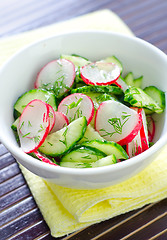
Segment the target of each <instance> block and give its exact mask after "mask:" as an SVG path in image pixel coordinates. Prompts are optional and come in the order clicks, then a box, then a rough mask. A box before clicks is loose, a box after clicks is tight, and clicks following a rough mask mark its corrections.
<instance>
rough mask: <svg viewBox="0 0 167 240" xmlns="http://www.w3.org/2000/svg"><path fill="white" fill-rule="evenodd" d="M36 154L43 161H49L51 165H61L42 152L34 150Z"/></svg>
mask: <svg viewBox="0 0 167 240" xmlns="http://www.w3.org/2000/svg"><path fill="white" fill-rule="evenodd" d="M33 153H34V154H35V156H36V157H37V158H39V159H40V160H41V161H42V162H45V163H49V164H50V165H54V166H59V165H57V164H56V163H54V162H52V161H51V160H50V159H49V158H47V157H45V156H43V155H42V154H41V153H39V152H38V151H34V152H33Z"/></svg>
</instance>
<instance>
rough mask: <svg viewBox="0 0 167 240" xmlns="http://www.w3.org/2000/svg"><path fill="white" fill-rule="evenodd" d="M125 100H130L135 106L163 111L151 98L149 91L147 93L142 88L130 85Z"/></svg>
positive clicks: (157, 111)
mask: <svg viewBox="0 0 167 240" xmlns="http://www.w3.org/2000/svg"><path fill="white" fill-rule="evenodd" d="M124 101H126V102H129V103H130V104H131V105H132V106H134V107H139V108H142V107H144V108H148V109H149V110H151V111H153V112H156V113H162V112H163V109H162V108H161V107H160V106H159V105H158V104H157V102H156V101H154V99H153V98H151V97H150V96H149V95H148V94H147V93H145V92H144V91H143V90H142V89H141V88H136V87H131V86H130V87H129V88H128V89H127V90H126V91H125V97H124Z"/></svg>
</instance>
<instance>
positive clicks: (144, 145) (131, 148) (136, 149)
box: [126, 108, 149, 157]
mask: <svg viewBox="0 0 167 240" xmlns="http://www.w3.org/2000/svg"><path fill="white" fill-rule="evenodd" d="M132 109H133V110H135V111H136V112H138V113H141V118H142V126H141V129H140V130H139V132H138V134H137V136H136V137H135V138H134V139H133V140H132V141H131V142H130V143H128V144H127V146H126V150H127V153H128V155H129V157H134V156H136V155H138V154H140V153H142V152H144V151H145V150H147V149H148V148H149V142H148V132H147V122H146V116H145V112H144V109H142V108H132Z"/></svg>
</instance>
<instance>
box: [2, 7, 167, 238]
mask: <svg viewBox="0 0 167 240" xmlns="http://www.w3.org/2000/svg"><path fill="white" fill-rule="evenodd" d="M83 29H99V30H108V31H116V32H122V33H124V34H129V35H133V33H132V32H131V30H130V29H129V28H128V27H127V26H126V25H125V24H124V23H123V22H122V20H121V19H120V18H119V17H118V16H117V15H115V14H114V13H113V12H111V11H109V10H102V11H98V12H94V13H91V14H87V15H85V16H81V17H78V18H76V19H72V20H70V21H67V22H62V23H59V24H54V25H51V26H48V27H45V28H40V29H37V30H34V31H30V32H26V33H23V34H20V35H16V36H13V37H10V38H7V39H2V40H1V41H0V52H1V56H0V64H1V63H3V62H4V61H5V60H6V59H7V58H9V56H11V55H12V54H13V53H15V52H16V51H17V50H18V49H20V48H21V47H23V46H25V45H26V44H28V43H31V42H33V41H34V40H38V39H40V38H43V37H45V36H46V35H47V36H49V35H53V34H55V33H60V32H64V31H67V30H68V31H69V30H75V31H77V30H83ZM166 151H167V146H166V147H165V148H164V149H163V151H162V152H161V154H160V155H159V156H158V157H157V159H156V160H155V161H154V162H153V163H152V164H150V165H149V166H148V167H147V168H146V169H145V170H143V171H142V172H141V173H139V174H138V175H136V176H134V177H132V178H131V179H129V180H126V181H125V182H123V183H120V184H118V185H115V186H111V187H107V188H103V189H98V190H76V189H69V188H65V187H61V186H58V185H55V184H53V183H49V182H46V181H45V180H43V179H42V178H40V177H38V176H36V175H34V174H32V173H31V172H29V171H28V170H27V169H25V168H24V167H22V166H20V168H21V170H22V172H23V174H24V176H25V179H26V180H27V183H28V185H29V187H30V189H31V192H32V194H33V196H34V198H35V200H36V202H37V204H38V207H39V208H40V210H41V212H42V214H43V217H44V219H45V221H46V222H47V224H48V226H49V228H50V230H51V234H52V236H54V237H60V236H63V235H66V234H69V233H72V232H74V231H76V230H79V229H81V228H83V227H86V226H89V225H92V224H94V223H98V222H101V221H104V220H106V219H109V218H112V217H114V216H116V215H119V214H122V213H125V212H128V211H131V210H134V209H137V208H140V207H142V206H144V205H146V204H149V203H152V202H156V201H158V200H161V199H164V198H166V197H167V156H166Z"/></svg>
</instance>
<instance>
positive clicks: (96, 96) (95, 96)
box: [86, 92, 116, 110]
mask: <svg viewBox="0 0 167 240" xmlns="http://www.w3.org/2000/svg"><path fill="white" fill-rule="evenodd" d="M86 95H87V96H88V97H90V98H91V99H92V101H93V104H94V108H95V110H97V109H98V107H99V105H100V104H101V103H102V102H104V101H107V100H115V101H116V98H114V97H112V96H111V95H110V94H107V93H93V92H92V93H87V94H86Z"/></svg>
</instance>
